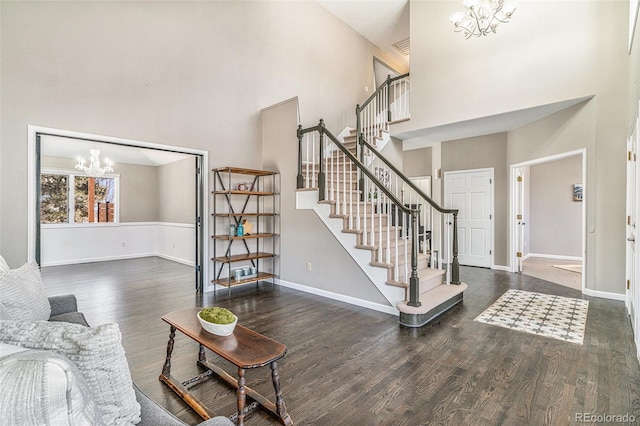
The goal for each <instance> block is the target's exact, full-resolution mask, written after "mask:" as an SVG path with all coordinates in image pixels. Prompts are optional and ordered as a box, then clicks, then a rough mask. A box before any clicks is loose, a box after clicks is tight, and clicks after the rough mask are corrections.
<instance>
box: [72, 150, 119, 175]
mask: <svg viewBox="0 0 640 426" xmlns="http://www.w3.org/2000/svg"><path fill="white" fill-rule="evenodd" d="M89 152H90V153H91V161H90V163H89V166H85V165H84V158H82V157H78V163H77V164H76V169H77V170H81V171H83V172H85V174H86V175H87V176H90V177H102V176H104V174H105V173H111V172H112V171H113V167H111V166H112V165H113V163H111V161H109V160H107V159H106V158H105V160H104V166H103V167H101V166H100V150H99V149H91V150H89Z"/></svg>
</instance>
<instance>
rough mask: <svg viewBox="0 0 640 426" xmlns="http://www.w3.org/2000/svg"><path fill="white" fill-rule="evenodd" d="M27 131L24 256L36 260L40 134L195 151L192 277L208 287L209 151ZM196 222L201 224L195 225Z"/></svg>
mask: <svg viewBox="0 0 640 426" xmlns="http://www.w3.org/2000/svg"><path fill="white" fill-rule="evenodd" d="M27 134H28V144H27V199H28V202H27V223H28V225H27V251H28V252H27V258H28V260H29V261H35V260H36V256H37V254H38V252H39V250H40V247H39V245H40V226H39V223H38V218H39V214H38V210H39V204H40V203H38V202H37V200H36V196H37V194H38V193H39V188H38V187H39V185H40V181H39V178H38V177H39V175H40V146H39V143H38V140H39V137H40V135H51V136H59V137H67V138H74V139H83V140H87V141H93V142H100V143H110V144H114V145H123V146H132V147H139V148H148V149H156V150H161V151H169V152H177V153H181V154H190V155H194V156H195V157H196V158H198V157H199V158H201V159H202V161H201V162H200V163H201V168H202V169H201V171H200V172H201V176H202V178H201V179H199V180H200V182H201V185H200V186H198V185H196V191H197V194H196V217H195V221H194V224H195V230H196V247H195V248H194V249H195V250H196V259H195V263H196V265H195V266H194V270H195V277H196V278H195V279H196V286H197V288H198V291H199V292H203V291H207V290H208V289H209V286H208V282H210V281H211V280H210V279H207V277H209V264H208V262H206V261H205V260H206V259H208V258H209V244H207V243H206V241H207V239H206V238H204V236H205V235H209V230H208V228H209V220H207V218H209V203H208V202H207V201H206V198H205V197H206V194H208V193H209V179H208V173H206V172H205V171H206V170H208V169H209V159H208V155H209V153H208V151H203V150H200V149H192V148H185V147H179V146H173V145H163V144H159V143H154V142H144V141H138V140H133V139H124V138H119V137H113V136H104V135H96V134H91V133H83V132H76V131H70V130H62V129H55V128H50V127H41V126H34V125H29V126H28V130H27ZM199 210H200V211H199ZM198 216H200V217H198ZM199 224H200V226H198V225H199ZM198 246H200V247H198ZM198 262H201V263H200V265H201V267H200V269H201V270H200V271H199V270H198Z"/></svg>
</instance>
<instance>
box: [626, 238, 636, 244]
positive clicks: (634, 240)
mask: <svg viewBox="0 0 640 426" xmlns="http://www.w3.org/2000/svg"><path fill="white" fill-rule="evenodd" d="M627 241H631V242H632V243H635V242H636V237H629V238H627Z"/></svg>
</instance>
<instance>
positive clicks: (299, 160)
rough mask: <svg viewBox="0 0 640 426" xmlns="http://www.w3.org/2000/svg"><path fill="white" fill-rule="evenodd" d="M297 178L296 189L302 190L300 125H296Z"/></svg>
mask: <svg viewBox="0 0 640 426" xmlns="http://www.w3.org/2000/svg"><path fill="white" fill-rule="evenodd" d="M297 135H298V177H297V180H296V188H298V189H302V188H304V179H303V178H302V125H300V124H299V125H298V131H297Z"/></svg>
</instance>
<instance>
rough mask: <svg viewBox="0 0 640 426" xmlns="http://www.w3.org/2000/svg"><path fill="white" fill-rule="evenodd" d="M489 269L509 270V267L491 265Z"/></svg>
mask: <svg viewBox="0 0 640 426" xmlns="http://www.w3.org/2000/svg"><path fill="white" fill-rule="evenodd" d="M491 269H495V270H496V271H505V272H511V269H510V268H509V267H508V266H502V265H492V266H491Z"/></svg>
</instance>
